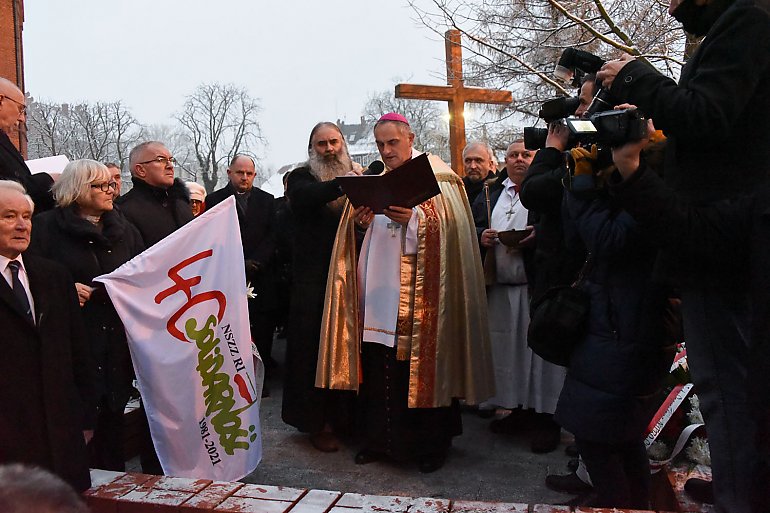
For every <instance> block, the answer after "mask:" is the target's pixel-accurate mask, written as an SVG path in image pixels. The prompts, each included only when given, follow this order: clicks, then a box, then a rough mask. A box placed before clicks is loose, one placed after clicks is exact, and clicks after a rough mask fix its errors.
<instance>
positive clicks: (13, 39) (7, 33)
mask: <svg viewBox="0 0 770 513" xmlns="http://www.w3.org/2000/svg"><path fill="white" fill-rule="evenodd" d="M23 25H24V0H0V77H4V78H7V79H8V80H10V81H12V82H15V83H16V85H18V86H19V89H21V90H22V91H25V88H24V52H23V50H22V41H21V31H22V28H23ZM25 128H26V127H22V133H21V134H18V136H17V134H9V136H10V137H11V140H12V141H13V142H14V143H15V144H16V145H17V146H20V147H21V152H22V153H23V154H24V155H25V156H26V154H27V141H26V132H25ZM20 139H21V140H20Z"/></svg>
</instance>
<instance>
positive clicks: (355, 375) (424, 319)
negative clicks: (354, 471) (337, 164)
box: [316, 113, 494, 472]
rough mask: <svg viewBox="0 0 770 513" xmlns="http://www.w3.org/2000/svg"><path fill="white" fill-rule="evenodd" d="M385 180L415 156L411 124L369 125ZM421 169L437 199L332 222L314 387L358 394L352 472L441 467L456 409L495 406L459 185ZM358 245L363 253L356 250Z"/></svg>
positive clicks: (457, 421)
mask: <svg viewBox="0 0 770 513" xmlns="http://www.w3.org/2000/svg"><path fill="white" fill-rule="evenodd" d="M374 137H375V141H376V143H377V148H378V150H379V152H380V155H381V157H382V160H383V162H384V163H385V166H386V170H385V172H386V173H387V172H388V171H390V170H391V169H395V168H397V167H399V166H401V165H402V164H404V163H405V162H407V161H408V160H410V159H411V158H412V157H414V156H416V155H417V153H416V152H414V150H413V149H412V144H413V141H414V133H413V132H412V129H411V127H410V126H409V122H408V121H407V119H406V118H405V117H404V116H402V115H400V114H396V113H389V114H385V115H384V116H382V117H381V118H380V119H379V121H377V123H376V124H375V126H374ZM429 160H430V163H431V167H432V168H433V171H434V174H435V176H436V180H437V182H438V184H439V189H440V191H441V193H440V194H438V195H437V196H434V197H433V198H431V199H429V200H427V201H425V202H423V203H421V204H420V205H418V206H416V207H414V208H404V207H400V206H390V207H389V208H387V209H385V211H384V214H380V215H374V214H373V212H372V211H371V210H370V209H369V208H367V207H359V208H356V209H354V208H353V207H352V206H351V205H350V204H347V205H346V206H345V210H344V212H343V215H342V219H341V220H340V225H339V228H338V230H337V239H336V242H335V245H334V251H333V253H332V259H331V264H330V269H329V277H328V281H327V286H326V301H325V304H324V313H323V321H322V327H321V345H320V350H319V357H318V369H317V373H316V386H317V387H322V388H331V389H344V390H359V392H360V396H361V399H362V401H361V407H362V408H363V415H362V416H363V419H364V422H363V426H362V427H363V430H364V432H363V433H362V435H363V440H364V446H363V449H362V450H361V451H360V452H359V453H358V454H357V455H356V458H355V461H356V463H358V464H365V463H369V462H372V461H377V460H380V459H383V458H390V459H393V460H396V461H406V460H415V459H416V461H417V464H418V468H419V470H420V471H421V472H433V471H435V470H437V469H439V468H441V467H442V466H443V465H444V462H445V459H446V456H447V451H448V450H449V447H450V446H451V442H452V437H454V436H457V435H459V434H461V432H462V421H461V418H460V408H459V399H464V400H465V401H466V402H467V403H469V404H476V403H478V402H480V401H483V400H485V399H487V398H489V397H490V396H492V395H494V372H493V371H492V365H491V359H490V346H489V332H488V324H487V303H486V295H485V292H484V277H483V272H482V267H481V258H480V256H479V250H478V245H477V244H476V243H475V228H474V225H473V219H472V217H471V212H470V208H469V207H468V200H467V197H466V195H465V189H464V187H463V184H462V180H461V179H460V177H459V176H457V175H456V174H455V173H454V172H453V171H452V170H451V169H450V168H449V166H447V165H446V164H445V163H444V162H442V161H441V159H440V158H438V157H436V156H433V155H430V156H429ZM361 236H363V243H362V244H361V249H360V252H359V251H357V243H356V241H357V240H360V238H361Z"/></svg>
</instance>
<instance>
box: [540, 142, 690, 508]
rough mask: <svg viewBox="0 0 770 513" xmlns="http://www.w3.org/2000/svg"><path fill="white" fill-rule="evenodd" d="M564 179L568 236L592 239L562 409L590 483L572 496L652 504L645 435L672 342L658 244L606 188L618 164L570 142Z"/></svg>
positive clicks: (581, 241) (598, 503)
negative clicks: (584, 310) (656, 274)
mask: <svg viewBox="0 0 770 513" xmlns="http://www.w3.org/2000/svg"><path fill="white" fill-rule="evenodd" d="M570 153H571V156H572V158H573V160H574V164H573V165H571V166H570V174H569V175H567V176H565V179H564V187H565V190H564V202H563V212H564V214H565V216H564V217H565V221H564V223H565V225H564V232H565V236H566V241H565V245H566V247H567V248H571V247H576V246H577V247H580V248H582V247H585V249H586V250H587V252H588V256H587V257H586V264H585V266H584V267H583V270H582V271H581V274H582V275H583V279H582V280H581V284H580V286H579V290H581V291H582V292H583V293H584V294H585V295H586V296H587V297H588V302H589V308H588V316H587V320H586V327H585V331H584V333H583V335H582V336H581V337H580V338H579V339H578V340H577V342H576V344H575V346H574V348H573V350H572V353H571V355H570V358H569V367H568V370H567V377H566V379H565V382H564V388H563V389H562V392H561V395H560V397H559V402H558V405H557V408H556V413H555V419H556V421H557V422H558V423H559V424H561V425H562V426H563V427H564V428H565V429H567V430H568V431H570V432H572V433H573V434H574V435H575V443H576V445H577V447H578V451H579V452H580V455H581V457H582V459H583V462H584V463H585V465H586V467H587V470H588V473H589V475H590V476H591V481H592V483H593V487H594V488H593V490H592V491H589V492H587V493H585V494H584V495H583V496H581V497H578V498H577V499H575V500H573V501H571V502H570V504H571V505H580V506H592V507H600V508H610V507H614V508H630V509H641V510H647V509H649V507H650V504H649V502H650V498H649V491H650V471H649V462H648V458H647V452H646V448H645V445H644V436H645V433H646V428H647V425H648V423H649V421H650V418H651V417H652V414H653V412H654V408H655V406H656V405H655V403H654V398H655V395H656V392H658V391H659V390H660V388H661V387H662V385H663V380H664V379H665V377H666V375H667V374H668V370H669V368H670V365H671V362H672V360H673V355H674V351H675V349H674V348H675V343H676V334H675V333H674V332H673V331H672V330H671V325H670V324H669V323H667V322H666V320H667V319H668V318H670V316H671V305H670V304H669V301H668V296H669V294H668V289H667V287H666V285H665V284H663V283H660V282H658V281H656V280H655V279H653V268H654V263H655V257H656V252H657V248H656V247H655V246H654V245H653V243H652V234H651V233H650V232H648V231H645V230H643V229H642V227H640V226H639V225H638V224H637V223H636V221H635V220H634V219H633V218H632V217H631V216H630V215H629V214H628V213H627V212H625V211H624V210H623V208H622V206H621V205H619V204H618V202H617V201H616V200H614V198H612V197H611V196H610V195H609V190H608V186H607V177H608V176H609V173H611V172H613V170H614V168H613V167H609V168H608V167H605V166H604V165H601V164H599V162H598V158H597V157H598V152H597V150H596V147H595V146H593V147H591V149H588V148H581V147H577V148H573V149H572V150H571V152H570Z"/></svg>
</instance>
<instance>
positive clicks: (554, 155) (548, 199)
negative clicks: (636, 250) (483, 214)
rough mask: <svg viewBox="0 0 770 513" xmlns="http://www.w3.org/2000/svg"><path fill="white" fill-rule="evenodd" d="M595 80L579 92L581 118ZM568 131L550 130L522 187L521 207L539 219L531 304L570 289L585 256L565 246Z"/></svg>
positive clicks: (559, 126) (554, 127)
mask: <svg viewBox="0 0 770 513" xmlns="http://www.w3.org/2000/svg"><path fill="white" fill-rule="evenodd" d="M595 79H596V77H595V76H593V75H587V76H586V77H585V79H584V81H583V85H582V86H581V88H580V95H579V98H580V105H579V106H578V108H577V110H576V111H575V116H578V117H582V116H583V114H585V111H586V110H587V109H588V106H589V105H590V104H591V99H592V98H593V96H594V94H595V92H596V85H595ZM568 138H569V129H568V128H567V127H566V126H565V125H563V124H558V123H551V124H550V125H549V126H548V137H547V138H546V141H545V146H546V147H545V148H543V149H542V150H540V151H538V152H537V154H535V158H534V159H533V160H532V164H531V165H530V166H529V170H528V171H527V176H526V178H525V179H524V182H523V183H522V184H521V194H520V197H521V204H522V205H524V206H525V207H526V208H527V209H528V210H529V211H530V212H532V213H534V215H535V216H536V218H537V246H536V248H535V256H534V267H535V271H534V283H533V284H532V285H531V287H532V300H533V302H534V301H537V299H539V298H540V296H542V295H543V294H544V293H545V292H546V291H547V290H548V289H550V288H551V287H554V286H557V285H568V284H570V283H572V281H573V280H574V279H575V275H576V274H577V272H578V270H579V269H580V266H581V265H582V264H583V261H584V257H585V255H584V254H581V253H580V252H569V251H567V250H566V247H565V245H564V228H563V225H562V215H561V205H562V193H563V191H564V187H563V185H562V179H563V178H564V177H565V176H566V175H567V173H568V171H567V166H566V164H565V160H564V151H565V150H567V144H568V142H567V140H568Z"/></svg>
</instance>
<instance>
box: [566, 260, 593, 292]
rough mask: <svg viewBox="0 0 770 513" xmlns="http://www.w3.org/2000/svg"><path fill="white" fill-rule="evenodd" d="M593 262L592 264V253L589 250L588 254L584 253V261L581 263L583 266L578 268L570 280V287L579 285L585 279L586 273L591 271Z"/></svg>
mask: <svg viewBox="0 0 770 513" xmlns="http://www.w3.org/2000/svg"><path fill="white" fill-rule="evenodd" d="M593 264H594V255H593V253H591V252H590V251H589V252H588V254H586V261H585V262H584V263H583V267H581V268H580V271H579V272H578V275H577V278H575V281H574V282H572V285H570V287H572V288H573V289H574V288H576V287H579V286H580V285H581V284H582V283H583V281H584V280H585V278H586V276H587V275H588V273H589V272H590V271H591V268H592V267H593Z"/></svg>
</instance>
